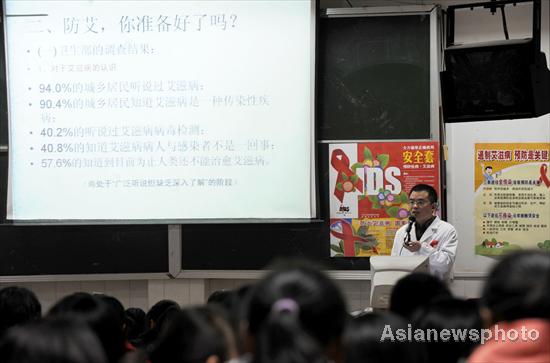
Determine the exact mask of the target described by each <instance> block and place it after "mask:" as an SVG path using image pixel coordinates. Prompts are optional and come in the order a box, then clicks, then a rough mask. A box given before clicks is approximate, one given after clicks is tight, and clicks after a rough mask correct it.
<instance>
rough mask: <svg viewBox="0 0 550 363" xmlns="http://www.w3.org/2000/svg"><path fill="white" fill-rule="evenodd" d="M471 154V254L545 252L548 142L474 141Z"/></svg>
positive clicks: (549, 219)
mask: <svg viewBox="0 0 550 363" xmlns="http://www.w3.org/2000/svg"><path fill="white" fill-rule="evenodd" d="M474 155H475V156H474V157H475V159H474V178H475V179H474V189H475V194H474V202H475V221H476V230H475V236H476V237H475V238H476V243H475V253H476V254H478V255H483V256H498V255H502V254H506V253H509V252H512V251H517V250H519V249H525V248H538V249H541V250H543V251H550V173H549V161H550V143H479V144H475V152H474Z"/></svg>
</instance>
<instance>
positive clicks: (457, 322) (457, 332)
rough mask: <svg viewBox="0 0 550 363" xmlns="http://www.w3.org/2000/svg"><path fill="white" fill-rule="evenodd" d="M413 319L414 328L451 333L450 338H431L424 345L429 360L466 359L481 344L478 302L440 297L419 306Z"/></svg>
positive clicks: (454, 361)
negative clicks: (442, 298) (440, 298)
mask: <svg viewBox="0 0 550 363" xmlns="http://www.w3.org/2000/svg"><path fill="white" fill-rule="evenodd" d="M412 322H413V327H414V328H415V329H421V330H422V331H423V332H426V333H427V332H428V331H430V330H431V331H432V332H433V331H435V332H437V334H439V333H442V332H445V331H447V332H451V336H450V337H438V338H436V339H430V340H429V341H428V343H427V344H425V345H426V352H427V354H428V362H438V363H457V362H464V361H465V359H466V358H468V356H469V355H470V354H471V353H472V351H473V350H474V349H475V348H476V347H477V346H478V345H479V343H480V336H479V332H480V331H481V328H482V325H481V317H480V316H479V310H478V305H477V304H476V302H475V301H467V300H460V299H447V300H437V301H434V302H432V303H430V304H427V305H425V306H423V307H421V308H420V309H418V310H417V312H416V313H415V314H414V316H413V319H412Z"/></svg>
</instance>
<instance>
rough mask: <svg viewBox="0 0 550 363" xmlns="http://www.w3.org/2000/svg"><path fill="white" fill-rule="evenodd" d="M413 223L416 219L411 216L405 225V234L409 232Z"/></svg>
mask: <svg viewBox="0 0 550 363" xmlns="http://www.w3.org/2000/svg"><path fill="white" fill-rule="evenodd" d="M414 222H416V217H415V216H413V215H411V216H409V224H408V225H407V230H406V232H407V233H410V232H411V229H412V227H413V224H414Z"/></svg>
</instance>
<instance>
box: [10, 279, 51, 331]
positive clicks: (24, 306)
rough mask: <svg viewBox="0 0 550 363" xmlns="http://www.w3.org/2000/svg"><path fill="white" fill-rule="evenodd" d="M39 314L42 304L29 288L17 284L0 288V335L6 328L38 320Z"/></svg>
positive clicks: (40, 313)
mask: <svg viewBox="0 0 550 363" xmlns="http://www.w3.org/2000/svg"><path fill="white" fill-rule="evenodd" d="M41 315H42V306H41V305H40V302H39V301H38V299H37V298H36V295H35V294H34V292H32V291H31V290H29V289H27V288H24V287H19V286H8V287H5V288H3V289H1V290H0V337H2V335H3V334H4V333H5V331H6V330H7V329H8V328H10V327H12V326H16V325H20V324H25V323H27V322H29V321H33V320H38V319H40V317H41Z"/></svg>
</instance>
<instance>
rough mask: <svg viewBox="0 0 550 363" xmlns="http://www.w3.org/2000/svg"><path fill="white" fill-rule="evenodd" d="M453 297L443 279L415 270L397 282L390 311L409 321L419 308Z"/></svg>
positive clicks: (391, 299)
mask: <svg viewBox="0 0 550 363" xmlns="http://www.w3.org/2000/svg"><path fill="white" fill-rule="evenodd" d="M452 297H453V295H452V294H451V291H450V290H449V288H448V287H447V285H446V284H445V283H444V282H443V281H441V280H440V279H438V278H437V277H435V276H433V275H429V274H427V273H422V272H415V273H412V274H409V275H407V276H405V277H403V278H401V279H399V281H397V283H396V284H395V286H394V288H393V290H392V293H391V296H390V311H391V312H393V313H396V314H397V315H400V316H402V317H403V318H405V319H406V320H407V321H409V320H410V319H411V318H412V316H413V314H414V313H415V312H416V310H417V309H419V308H421V307H423V306H425V305H428V304H430V303H432V302H434V301H438V300H443V299H451V298H452Z"/></svg>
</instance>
